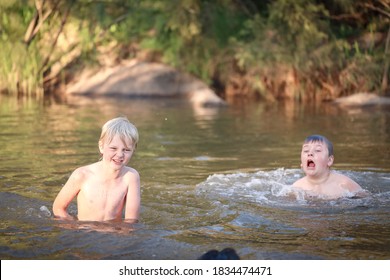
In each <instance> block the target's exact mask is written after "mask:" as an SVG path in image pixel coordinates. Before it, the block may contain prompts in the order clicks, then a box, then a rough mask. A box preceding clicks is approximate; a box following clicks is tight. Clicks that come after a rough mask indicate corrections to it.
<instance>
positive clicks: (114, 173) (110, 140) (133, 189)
mask: <svg viewBox="0 0 390 280" xmlns="http://www.w3.org/2000/svg"><path fill="white" fill-rule="evenodd" d="M138 137H139V136H138V131H137V128H136V127H135V126H134V125H133V124H131V123H130V122H129V121H128V119H127V118H125V117H119V118H115V119H112V120H110V121H108V122H106V123H105V124H104V126H103V128H102V132H101V136H100V139H99V143H98V145H99V150H100V154H101V155H102V158H101V160H100V161H98V162H95V163H92V164H90V165H87V166H82V167H79V168H77V169H76V170H75V171H73V173H72V174H71V176H70V177H69V179H68V181H67V182H66V184H65V185H64V186H63V188H62V189H61V191H60V192H59V193H58V195H57V197H56V199H55V200H54V203H53V213H54V215H55V216H56V217H58V218H63V219H73V217H72V216H71V215H69V213H68V212H67V208H68V206H69V204H70V203H71V201H72V200H73V198H75V197H77V209H78V211H77V212H78V215H77V218H78V220H80V221H109V220H119V219H122V213H123V210H124V218H125V221H134V220H138V219H139V210H140V203H141V198H140V176H139V174H138V172H137V171H136V170H135V169H133V168H131V167H128V166H126V165H127V163H128V162H129V161H130V159H131V157H132V155H133V153H134V150H135V148H136V146H137V143H138Z"/></svg>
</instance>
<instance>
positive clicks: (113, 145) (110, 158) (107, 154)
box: [99, 135, 134, 170]
mask: <svg viewBox="0 0 390 280" xmlns="http://www.w3.org/2000/svg"><path fill="white" fill-rule="evenodd" d="M99 150H100V153H101V154H102V155H103V161H105V162H107V163H109V164H110V166H112V167H113V169H115V170H118V169H120V168H122V167H123V166H126V165H127V164H128V163H129V161H130V159H131V157H132V155H133V153H134V147H133V145H132V142H131V140H129V139H126V140H125V141H122V139H121V137H120V136H119V135H115V136H114V138H112V140H111V142H109V143H107V142H101V141H100V142H99Z"/></svg>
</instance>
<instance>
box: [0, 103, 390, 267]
mask: <svg viewBox="0 0 390 280" xmlns="http://www.w3.org/2000/svg"><path fill="white" fill-rule="evenodd" d="M0 102H1V103H0V147H1V148H0V158H1V161H0V236H1V239H0V257H1V259H146V260H151V259H163V260H167V259H181V260H185V259H197V258H198V257H200V255H201V254H203V253H204V252H206V251H208V250H210V249H218V250H221V249H223V248H226V247H232V248H234V249H235V250H236V251H237V252H238V254H239V255H240V257H241V258H242V259H352V260H355V259H389V258H390V249H389V248H390V219H389V218H390V217H389V213H390V212H389V211H390V110H389V108H388V107H387V108H377V107H369V108H363V109H359V108H354V109H348V110H346V109H342V108H337V107H335V106H334V105H333V104H322V105H321V106H303V105H300V106H297V105H293V104H261V103H248V104H240V105H234V106H229V107H227V108H219V109H212V108H203V109H200V108H193V107H191V106H190V105H189V104H187V103H186V102H183V101H182V100H176V99H114V98H112V99H109V98H108V99H95V100H90V99H87V98H85V99H84V98H80V99H76V100H68V101H67V102H62V103H56V102H50V103H49V102H36V101H31V100H24V101H23V100H22V101H16V100H14V99H12V98H7V97H1V98H0ZM119 115H126V116H127V117H128V118H129V119H130V120H131V121H132V122H133V123H134V124H135V125H136V126H137V127H138V129H139V133H140V143H139V146H138V148H137V151H136V153H135V155H134V157H133V159H132V160H131V162H130V165H131V166H132V167H134V168H135V169H137V170H138V171H139V173H140V175H141V188H142V208H141V219H140V222H139V223H137V224H134V225H127V224H124V223H118V222H117V223H113V222H107V223H85V222H84V223H81V222H78V221H73V222H65V221H60V220H56V219H54V218H53V216H52V213H51V205H52V202H53V200H54V198H55V196H56V195H57V193H58V191H59V190H60V188H61V187H62V186H63V184H64V183H65V182H66V180H67V178H68V177H69V175H70V173H71V172H72V171H73V170H74V169H75V168H76V167H78V166H81V165H85V164H89V163H92V162H95V161H97V160H98V158H99V153H98V146H97V141H98V138H99V135H100V129H101V126H102V125H103V123H104V122H105V121H107V120H108V119H110V118H113V117H116V116H119ZM314 133H315V134H323V135H325V136H327V137H328V138H329V139H330V140H331V141H332V142H333V143H334V148H335V165H334V169H335V170H337V171H338V172H341V173H343V174H346V175H348V176H350V177H351V178H353V179H354V180H355V181H357V182H359V183H360V185H361V186H362V187H363V188H365V189H366V190H368V191H369V192H370V193H371V195H370V196H368V197H366V198H355V199H353V198H341V199H337V200H331V201H324V200H321V199H313V198H312V199H309V198H307V197H305V196H303V195H301V194H299V193H293V192H292V190H291V187H290V185H291V184H292V183H293V182H294V181H295V180H297V179H298V178H300V177H301V176H302V172H301V171H300V169H299V164H300V150H301V145H302V141H303V140H304V138H305V137H306V136H308V135H310V134H314ZM69 211H70V212H71V213H72V214H74V215H76V214H77V208H76V204H75V203H72V204H71V206H70V209H69Z"/></svg>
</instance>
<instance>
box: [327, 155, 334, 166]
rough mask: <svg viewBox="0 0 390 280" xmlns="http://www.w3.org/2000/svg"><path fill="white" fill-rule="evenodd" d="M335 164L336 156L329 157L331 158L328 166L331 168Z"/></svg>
mask: <svg viewBox="0 0 390 280" xmlns="http://www.w3.org/2000/svg"><path fill="white" fill-rule="evenodd" d="M333 162H334V156H329V158H328V166H329V167H331V166H332V165H333Z"/></svg>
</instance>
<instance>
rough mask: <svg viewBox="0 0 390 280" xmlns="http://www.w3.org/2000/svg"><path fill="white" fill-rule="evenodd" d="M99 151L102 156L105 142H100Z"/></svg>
mask: <svg viewBox="0 0 390 280" xmlns="http://www.w3.org/2000/svg"><path fill="white" fill-rule="evenodd" d="M99 151H100V153H101V154H103V142H102V141H99Z"/></svg>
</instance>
